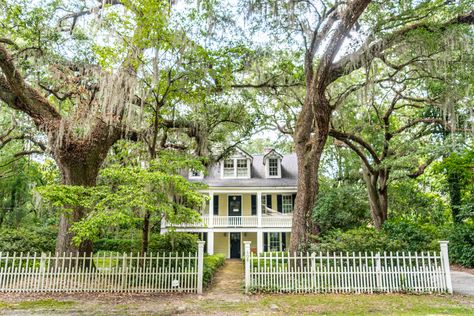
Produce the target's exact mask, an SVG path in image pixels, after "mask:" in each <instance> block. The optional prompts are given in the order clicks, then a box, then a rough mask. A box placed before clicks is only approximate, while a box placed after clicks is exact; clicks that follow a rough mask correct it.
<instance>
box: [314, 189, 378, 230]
mask: <svg viewBox="0 0 474 316" xmlns="http://www.w3.org/2000/svg"><path fill="white" fill-rule="evenodd" d="M313 218H314V219H315V221H316V222H317V223H318V224H319V226H320V227H321V231H322V232H323V233H324V232H325V231H328V230H330V229H343V230H346V229H350V228H354V227H358V226H361V225H364V224H367V223H369V221H370V213H369V205H368V203H367V197H366V192H365V190H364V188H363V187H361V186H360V185H358V184H340V185H337V184H336V183H335V182H328V183H324V185H322V188H321V191H320V195H319V196H318V200H317V202H316V206H315V207H314V209H313Z"/></svg>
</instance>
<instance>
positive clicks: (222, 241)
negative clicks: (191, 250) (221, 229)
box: [214, 233, 229, 257]
mask: <svg viewBox="0 0 474 316" xmlns="http://www.w3.org/2000/svg"><path fill="white" fill-rule="evenodd" d="M214 253H222V254H224V255H225V256H226V257H227V255H228V254H229V234H226V236H224V233H214Z"/></svg>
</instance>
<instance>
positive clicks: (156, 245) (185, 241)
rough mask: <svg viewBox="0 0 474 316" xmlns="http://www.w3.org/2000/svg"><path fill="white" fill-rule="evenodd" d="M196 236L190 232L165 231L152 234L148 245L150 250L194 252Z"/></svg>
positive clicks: (195, 249) (195, 250)
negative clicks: (159, 233) (161, 233)
mask: <svg viewBox="0 0 474 316" xmlns="http://www.w3.org/2000/svg"><path fill="white" fill-rule="evenodd" d="M197 242H198V236H197V235H195V234H190V233H179V232H167V233H166V234H163V235H155V236H152V238H151V240H150V245H149V251H150V252H178V253H183V252H184V253H185V254H188V253H196V252H197Z"/></svg>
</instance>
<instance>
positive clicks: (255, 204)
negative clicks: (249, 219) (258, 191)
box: [252, 194, 257, 216]
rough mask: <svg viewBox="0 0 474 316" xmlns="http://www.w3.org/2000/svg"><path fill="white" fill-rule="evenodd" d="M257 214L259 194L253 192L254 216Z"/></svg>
mask: <svg viewBox="0 0 474 316" xmlns="http://www.w3.org/2000/svg"><path fill="white" fill-rule="evenodd" d="M253 215H257V196H256V195H255V194H252V216H253Z"/></svg>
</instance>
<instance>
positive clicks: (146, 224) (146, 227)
mask: <svg viewBox="0 0 474 316" xmlns="http://www.w3.org/2000/svg"><path fill="white" fill-rule="evenodd" d="M150 216H151V214H150V211H148V210H147V211H146V212H145V215H144V216H143V226H142V255H143V254H145V253H146V252H147V251H148V244H149V239H150V238H149V236H150Z"/></svg>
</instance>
